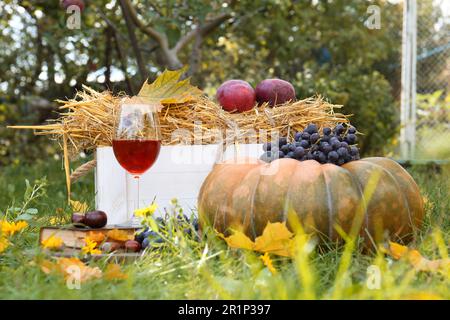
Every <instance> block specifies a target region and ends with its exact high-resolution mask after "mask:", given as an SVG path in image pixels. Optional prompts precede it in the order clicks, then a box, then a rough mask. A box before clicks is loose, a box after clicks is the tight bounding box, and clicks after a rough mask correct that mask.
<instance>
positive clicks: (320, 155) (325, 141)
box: [151, 123, 360, 242]
mask: <svg viewBox="0 0 450 320" xmlns="http://www.w3.org/2000/svg"><path fill="white" fill-rule="evenodd" d="M346 130H347V131H346ZM321 132H322V133H319V132H318V128H317V125H315V124H313V123H310V124H308V125H307V127H306V129H305V130H304V131H303V132H302V131H298V132H296V133H295V134H294V140H293V141H292V142H288V139H287V138H286V137H281V138H279V139H278V141H273V142H272V143H268V142H266V143H264V144H263V150H264V153H263V154H262V155H261V157H260V159H261V160H263V161H266V162H271V161H273V160H275V159H278V158H288V159H289V158H290V159H296V160H299V161H305V160H313V159H314V160H316V161H318V162H320V163H322V164H323V163H333V164H336V165H342V164H344V163H347V162H349V161H354V160H359V159H360V156H359V149H358V147H357V146H356V145H355V143H356V141H357V136H356V128H355V127H353V126H347V125H345V124H342V123H341V124H338V125H337V126H336V127H334V128H329V127H325V128H323V129H322V131H321ZM151 242H153V240H151Z"/></svg>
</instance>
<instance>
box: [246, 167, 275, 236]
mask: <svg viewBox="0 0 450 320" xmlns="http://www.w3.org/2000/svg"><path fill="white" fill-rule="evenodd" d="M269 165H270V164H268V163H267V164H262V165H260V166H258V167H256V168H254V169H252V170H250V171H249V172H247V174H246V175H245V176H244V177H243V179H242V180H244V179H245V178H246V177H247V176H248V175H250V173H252V171H253V170H258V171H259V172H258V175H257V176H258V180H257V182H256V183H255V187H254V188H253V192H251V201H250V228H251V232H252V235H253V239H255V238H256V230H255V195H256V191H257V190H258V186H259V183H260V182H261V170H263V169H264V167H268V166H269ZM244 218H245V217H244Z"/></svg>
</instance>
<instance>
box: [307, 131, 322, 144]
mask: <svg viewBox="0 0 450 320" xmlns="http://www.w3.org/2000/svg"><path fill="white" fill-rule="evenodd" d="M319 139H320V135H319V134H318V133H313V134H312V135H311V136H310V137H309V141H311V143H316V142H317V141H318V140H319Z"/></svg>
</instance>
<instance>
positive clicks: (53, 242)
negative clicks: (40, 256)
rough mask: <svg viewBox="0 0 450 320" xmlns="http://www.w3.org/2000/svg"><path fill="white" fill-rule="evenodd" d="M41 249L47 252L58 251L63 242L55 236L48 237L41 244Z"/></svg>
mask: <svg viewBox="0 0 450 320" xmlns="http://www.w3.org/2000/svg"><path fill="white" fill-rule="evenodd" d="M41 244H42V247H44V248H45V249H49V250H59V249H61V248H62V246H63V245H64V241H63V240H62V239H61V238H60V237H57V236H53V235H52V236H50V237H48V238H47V239H45V240H42V242H41Z"/></svg>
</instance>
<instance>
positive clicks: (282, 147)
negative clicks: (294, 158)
mask: <svg viewBox="0 0 450 320" xmlns="http://www.w3.org/2000/svg"><path fill="white" fill-rule="evenodd" d="M280 150H281V151H283V153H284V154H287V153H288V152H289V145H288V144H284V145H282V146H281V148H280Z"/></svg>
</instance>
